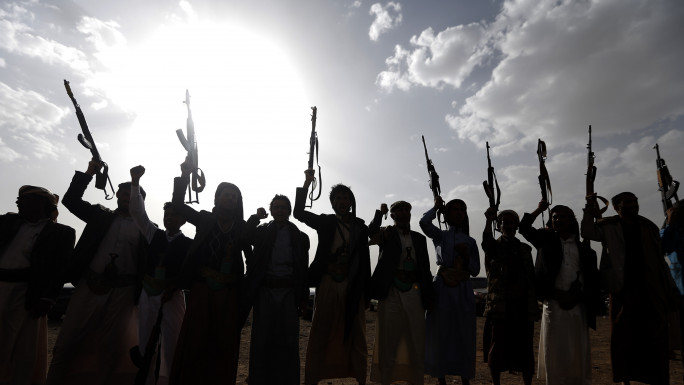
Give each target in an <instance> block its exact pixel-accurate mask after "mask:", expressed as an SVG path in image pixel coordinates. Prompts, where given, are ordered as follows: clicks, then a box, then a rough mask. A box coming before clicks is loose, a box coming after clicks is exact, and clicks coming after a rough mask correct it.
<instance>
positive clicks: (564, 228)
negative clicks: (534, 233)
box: [547, 205, 579, 238]
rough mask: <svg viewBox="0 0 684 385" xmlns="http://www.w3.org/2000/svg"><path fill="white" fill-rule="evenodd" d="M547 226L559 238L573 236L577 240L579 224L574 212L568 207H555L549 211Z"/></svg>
mask: <svg viewBox="0 0 684 385" xmlns="http://www.w3.org/2000/svg"><path fill="white" fill-rule="evenodd" d="M549 222H550V223H547V226H548V227H549V228H550V229H552V230H553V231H555V232H557V233H558V234H559V235H561V236H568V235H574V236H575V238H579V223H578V222H577V218H576V217H575V212H574V211H572V209H571V208H570V207H568V206H563V205H556V206H553V208H552V209H551V218H549Z"/></svg>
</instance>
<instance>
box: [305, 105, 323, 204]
mask: <svg viewBox="0 0 684 385" xmlns="http://www.w3.org/2000/svg"><path fill="white" fill-rule="evenodd" d="M311 111H312V112H311V136H310V137H309V163H308V165H309V168H308V170H313V164H314V154H316V165H317V166H318V180H316V177H314V179H313V181H312V182H311V191H310V192H309V201H310V202H311V203H310V204H309V205H308V206H305V207H313V203H314V201H316V200H318V198H320V197H321V189H322V188H323V178H322V177H321V165H320V164H318V133H317V132H316V112H318V108H316V106H313V107H311ZM316 187H318V195H316V197H315V198H314V193H315V191H316Z"/></svg>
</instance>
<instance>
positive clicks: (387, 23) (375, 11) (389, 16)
mask: <svg viewBox="0 0 684 385" xmlns="http://www.w3.org/2000/svg"><path fill="white" fill-rule="evenodd" d="M368 13H369V14H370V15H375V20H373V23H372V24H371V26H370V29H369V30H368V36H369V37H370V39H371V40H373V41H377V40H378V38H380V35H382V34H383V33H385V32H387V31H389V30H391V29H392V28H395V27H397V26H398V25H399V24H401V20H402V14H401V4H400V3H395V2H393V1H390V2H389V3H387V4H386V5H385V6H384V7H383V6H382V4H380V3H375V4H373V5H371V7H370V11H369V12H368Z"/></svg>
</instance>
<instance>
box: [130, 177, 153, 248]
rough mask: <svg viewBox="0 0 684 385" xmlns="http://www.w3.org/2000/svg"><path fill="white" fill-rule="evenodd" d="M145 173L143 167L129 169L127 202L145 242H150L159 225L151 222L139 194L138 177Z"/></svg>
mask: <svg viewBox="0 0 684 385" xmlns="http://www.w3.org/2000/svg"><path fill="white" fill-rule="evenodd" d="M144 174H145V167H143V166H135V167H133V168H132V169H131V200H130V202H129V203H128V213H129V214H130V215H131V218H133V222H135V225H136V226H138V229H139V230H140V232H141V233H142V234H143V235H144V236H145V239H146V240H147V243H150V242H152V238H153V237H154V233H156V232H157V230H159V227H157V225H155V224H154V223H152V221H151V220H150V218H149V217H148V216H147V211H146V210H145V200H144V199H143V197H142V195H141V194H140V178H141V177H142V176H143V175H144Z"/></svg>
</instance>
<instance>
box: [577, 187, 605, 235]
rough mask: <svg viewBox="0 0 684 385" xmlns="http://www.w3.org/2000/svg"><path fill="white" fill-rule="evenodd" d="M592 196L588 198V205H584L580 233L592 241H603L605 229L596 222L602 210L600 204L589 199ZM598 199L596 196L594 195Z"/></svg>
mask: <svg viewBox="0 0 684 385" xmlns="http://www.w3.org/2000/svg"><path fill="white" fill-rule="evenodd" d="M589 199H591V198H587V205H586V206H584V209H583V210H582V211H583V212H584V213H583V214H582V223H581V224H580V233H581V234H582V238H584V239H591V240H592V241H598V242H600V241H603V239H604V235H603V229H601V227H599V226H598V225H597V224H596V218H599V217H600V211H599V209H598V206H597V205H595V204H592V202H590V201H589ZM594 199H596V197H594Z"/></svg>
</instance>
